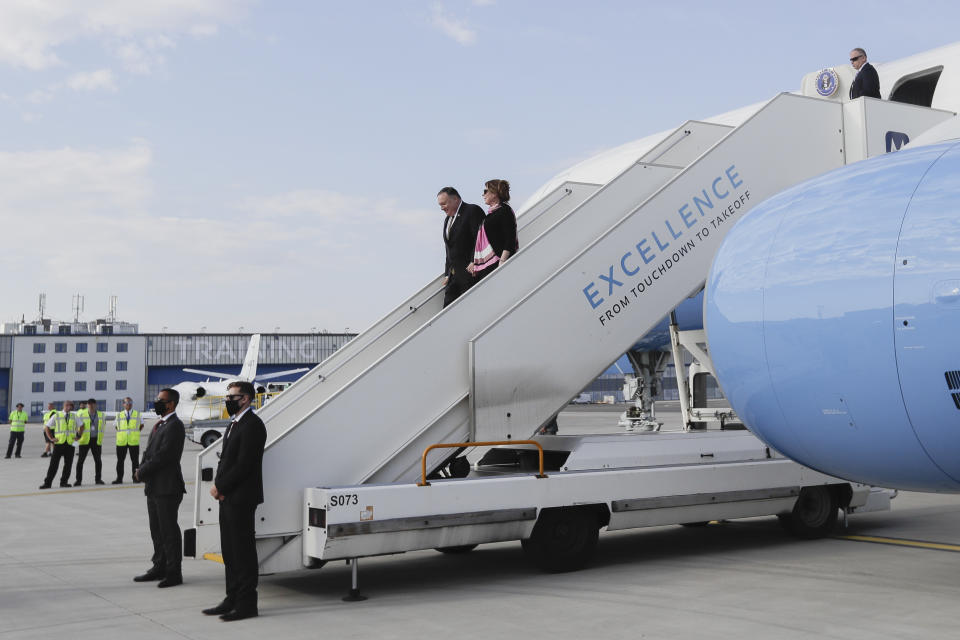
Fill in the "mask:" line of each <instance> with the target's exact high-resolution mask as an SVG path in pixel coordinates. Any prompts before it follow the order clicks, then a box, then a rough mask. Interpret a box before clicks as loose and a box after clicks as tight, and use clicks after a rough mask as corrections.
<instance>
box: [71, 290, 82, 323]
mask: <svg viewBox="0 0 960 640" xmlns="http://www.w3.org/2000/svg"><path fill="white" fill-rule="evenodd" d="M82 311H83V296H82V295H80V294H79V293H76V294H74V295H73V321H74V322H80V312H82Z"/></svg>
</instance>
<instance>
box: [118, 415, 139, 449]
mask: <svg viewBox="0 0 960 640" xmlns="http://www.w3.org/2000/svg"><path fill="white" fill-rule="evenodd" d="M126 414H127V412H126V411H121V412H120V413H118V414H117V446H118V447H126V446H130V447H139V446H140V414H139V413H137V411H136V410H133V411H131V412H130V419H129V420H127V415H126Z"/></svg>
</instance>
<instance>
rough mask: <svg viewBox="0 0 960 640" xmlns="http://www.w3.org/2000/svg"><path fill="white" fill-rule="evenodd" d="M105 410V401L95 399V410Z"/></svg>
mask: <svg viewBox="0 0 960 640" xmlns="http://www.w3.org/2000/svg"><path fill="white" fill-rule="evenodd" d="M106 410H107V401H106V400H97V411H106Z"/></svg>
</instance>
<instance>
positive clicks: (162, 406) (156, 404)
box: [153, 400, 167, 418]
mask: <svg viewBox="0 0 960 640" xmlns="http://www.w3.org/2000/svg"><path fill="white" fill-rule="evenodd" d="M153 411H154V413H156V414H157V415H158V416H160V417H161V418H162V417H163V416H165V415H167V403H166V402H164V401H163V400H154V401H153Z"/></svg>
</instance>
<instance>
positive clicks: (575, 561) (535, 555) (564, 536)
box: [521, 507, 600, 573]
mask: <svg viewBox="0 0 960 640" xmlns="http://www.w3.org/2000/svg"><path fill="white" fill-rule="evenodd" d="M599 534H600V523H599V521H598V519H597V512H596V510H595V509H593V508H591V507H555V508H549V509H543V510H541V511H540V516H539V517H538V518H537V523H536V524H535V525H534V526H533V532H532V533H531V534H530V537H529V538H527V539H526V540H522V541H521V545H522V546H523V551H524V554H525V555H526V556H527V557H528V558H529V559H530V560H531V561H533V563H534V564H535V565H537V566H538V567H539V568H540V569H542V570H544V571H549V572H553V573H559V572H563V571H576V570H577V569H580V568H581V567H583V566H584V565H585V564H586V563H587V562H588V561H589V560H590V558H592V557H593V553H594V551H595V550H596V548H597V538H598V537H599Z"/></svg>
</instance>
